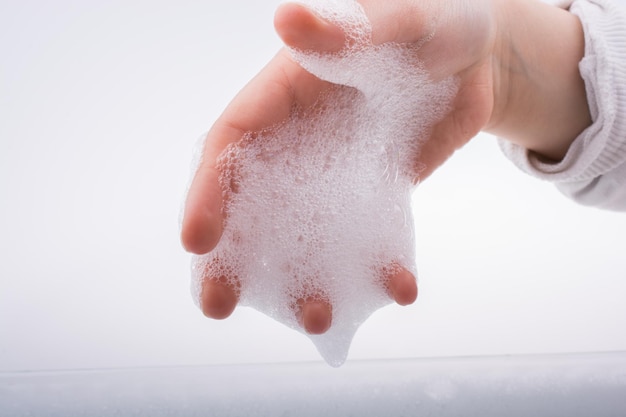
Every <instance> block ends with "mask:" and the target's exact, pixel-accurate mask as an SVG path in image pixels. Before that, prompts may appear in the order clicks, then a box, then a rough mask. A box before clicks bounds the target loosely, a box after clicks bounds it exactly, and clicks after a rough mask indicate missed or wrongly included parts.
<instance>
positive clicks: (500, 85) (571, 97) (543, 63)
mask: <svg viewBox="0 0 626 417" xmlns="http://www.w3.org/2000/svg"><path fill="white" fill-rule="evenodd" d="M494 10H495V13H496V21H497V22H498V29H497V37H496V39H497V40H496V43H495V46H494V51H493V66H494V70H493V74H494V110H493V112H492V114H491V118H490V120H489V122H488V124H487V126H486V127H485V131H487V132H489V133H493V134H496V135H498V136H501V137H503V138H505V139H507V140H509V141H511V142H513V143H516V144H518V145H520V146H523V147H525V148H527V149H529V150H530V151H533V152H535V153H537V154H538V155H540V156H542V157H543V158H545V159H547V160H552V161H558V160H560V159H562V158H563V156H564V155H565V153H566V152H567V149H568V148H569V146H570V144H571V143H572V141H573V140H574V139H575V138H576V137H577V136H578V135H579V134H580V133H581V132H582V131H583V130H584V129H585V128H586V127H587V126H589V125H590V124H591V116H590V114H589V108H588V105H587V97H586V92H585V85H584V82H583V80H582V78H581V76H580V72H579V69H578V63H579V62H580V60H581V59H582V57H583V55H584V36H583V31H582V25H581V23H580V21H579V20H578V18H577V17H576V16H574V15H572V14H570V13H569V12H568V11H566V10H563V9H559V8H557V7H554V6H550V5H547V4H544V3H541V2H539V1H536V0H494Z"/></svg>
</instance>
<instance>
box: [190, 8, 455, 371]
mask: <svg viewBox="0 0 626 417" xmlns="http://www.w3.org/2000/svg"><path fill="white" fill-rule="evenodd" d="M305 4H307V5H308V6H309V7H311V8H312V9H313V10H314V11H315V12H316V13H317V14H319V15H320V16H323V17H324V18H325V19H327V20H329V21H331V22H335V23H336V24H338V25H339V26H341V27H342V28H343V29H344V31H345V32H346V33H347V46H346V48H345V49H344V50H342V51H341V52H340V53H337V54H311V53H305V52H303V51H293V56H294V58H295V59H296V60H297V62H298V63H299V64H300V65H302V66H303V67H304V68H306V69H307V70H308V71H310V72H312V73H313V74H315V75H317V76H318V77H320V78H322V79H325V80H328V81H331V82H333V83H335V84H338V85H337V86H336V87H334V88H332V89H331V90H330V91H327V92H325V93H324V94H323V95H322V96H320V98H319V100H318V102H317V104H316V105H314V106H312V107H311V108H308V109H301V108H294V109H293V112H292V114H291V116H290V118H289V119H288V120H286V121H285V122H284V123H282V124H281V125H279V126H275V127H273V128H271V129H269V130H267V131H265V132H255V133H249V134H246V135H245V136H244V137H243V138H242V139H241V140H240V141H239V142H238V143H235V144H232V145H231V146H229V147H228V148H227V149H226V150H225V151H224V152H223V153H222V155H221V156H220V158H219V161H218V164H219V168H220V170H221V172H222V176H221V178H220V181H221V184H222V186H223V190H224V196H225V200H226V208H225V214H226V220H225V227H224V234H223V236H222V238H221V240H220V243H219V244H218V246H217V247H216V248H215V250H214V251H212V252H211V253H209V254H207V255H203V256H197V257H194V260H193V268H192V269H193V285H192V287H193V290H194V292H195V297H196V298H198V297H199V292H200V287H201V281H202V278H203V277H204V276H211V277H223V279H226V280H231V281H232V283H233V284H234V285H237V286H238V288H240V304H241V305H248V306H251V307H253V308H255V309H257V310H259V311H261V312H263V313H265V314H267V315H269V316H271V317H273V318H274V319H276V320H278V321H280V322H282V323H284V324H286V325H287V326H289V327H291V328H293V329H296V330H298V331H301V332H304V331H303V330H302V329H301V327H300V325H299V324H298V322H297V320H296V316H295V310H296V305H297V303H298V302H299V300H301V299H306V298H307V297H318V298H322V299H324V300H325V301H327V302H329V303H330V304H331V305H332V308H333V310H332V315H333V321H332V326H331V328H330V330H329V331H328V332H326V333H325V334H323V335H307V336H309V337H310V338H311V340H312V341H313V343H314V344H315V346H316V347H317V349H318V350H319V352H320V354H321V355H322V357H323V358H324V359H325V360H326V361H327V362H328V363H329V364H331V365H333V366H339V365H341V364H342V363H343V362H344V361H345V359H346V357H347V354H348V349H349V347H350V343H351V341H352V338H353V336H354V334H355V332H356V331H357V329H358V327H359V326H360V325H361V323H363V322H364V321H365V320H366V319H367V317H369V316H370V315H371V314H372V313H373V312H374V311H376V310H377V309H379V308H381V307H383V306H385V305H387V304H389V303H390V302H391V300H390V298H389V296H388V295H387V293H386V291H385V289H384V285H383V283H382V276H383V275H384V274H383V270H388V269H389V268H390V267H393V266H394V265H401V266H403V267H404V268H406V269H408V270H409V271H411V272H412V273H413V274H414V275H415V276H417V271H416V268H415V254H414V252H415V249H414V232H413V219H412V214H411V213H412V211H411V206H410V195H411V192H412V190H413V187H414V182H413V180H414V177H415V174H416V157H417V154H418V151H419V145H420V141H421V140H422V139H423V137H424V135H425V134H426V133H427V129H428V128H429V127H430V126H432V124H433V123H434V122H435V121H436V120H439V119H440V118H441V117H442V116H443V115H444V113H445V111H446V110H447V108H448V105H449V103H450V100H451V98H452V96H453V94H454V93H455V83H454V80H452V79H449V80H445V81H442V82H439V83H433V82H431V81H429V79H428V75H427V73H426V72H425V71H424V69H423V68H422V67H421V66H420V64H419V63H418V62H416V58H415V49H414V48H413V47H410V46H403V45H397V44H385V45H382V46H373V45H372V44H371V42H370V38H371V36H370V34H371V29H370V25H369V22H368V20H367V18H366V16H365V14H364V12H363V10H362V9H361V7H360V5H359V4H358V3H357V2H355V1H352V0H345V1H339V0H334V1H317V2H313V1H308V2H305ZM305 334H306V333H305Z"/></svg>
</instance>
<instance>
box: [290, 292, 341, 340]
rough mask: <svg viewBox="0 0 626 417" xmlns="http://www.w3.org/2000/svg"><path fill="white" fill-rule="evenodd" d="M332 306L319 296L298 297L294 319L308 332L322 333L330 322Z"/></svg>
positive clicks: (328, 327) (328, 326)
mask: <svg viewBox="0 0 626 417" xmlns="http://www.w3.org/2000/svg"><path fill="white" fill-rule="evenodd" d="M332 316H333V313H332V306H331V305H330V304H329V303H328V302H327V301H325V300H324V299H323V298H320V297H307V298H306V299H303V298H300V299H298V301H297V302H296V319H297V320H298V323H300V326H302V328H303V329H304V330H305V331H306V332H307V333H309V334H323V333H326V332H327V331H328V329H330V326H331V324H332Z"/></svg>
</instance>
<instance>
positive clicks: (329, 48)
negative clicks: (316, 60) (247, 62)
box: [274, 3, 345, 52]
mask: <svg viewBox="0 0 626 417" xmlns="http://www.w3.org/2000/svg"><path fill="white" fill-rule="evenodd" d="M274 27H275V29H276V32H277V33H278V36H280V38H281V39H282V40H283V42H284V43H285V44H286V45H287V46H290V47H292V48H297V49H302V50H316V51H321V52H336V51H338V50H340V49H341V48H343V46H344V43H345V35H344V33H343V31H342V30H341V29H340V28H339V27H338V26H336V25H334V24H332V23H330V22H327V21H326V20H324V19H322V18H321V17H319V16H318V15H316V14H315V13H314V12H313V11H311V10H310V9H308V8H307V7H306V6H304V5H302V4H298V3H284V4H281V5H280V6H279V7H278V9H277V10H276V13H275V15H274Z"/></svg>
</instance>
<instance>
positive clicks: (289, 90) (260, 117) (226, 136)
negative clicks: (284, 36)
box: [181, 51, 329, 254]
mask: <svg viewBox="0 0 626 417" xmlns="http://www.w3.org/2000/svg"><path fill="white" fill-rule="evenodd" d="M328 86H329V84H328V83H326V82H324V81H321V80H319V79H318V78H316V77H314V76H313V75H311V74H310V73H308V72H306V71H305V70H303V69H302V68H301V67H300V66H298V65H297V64H295V63H294V62H293V61H292V60H291V58H290V57H289V56H288V53H287V52H286V51H281V52H280V53H279V54H278V55H277V56H276V57H275V58H274V59H273V60H272V61H271V62H270V63H269V64H268V65H267V66H266V67H265V68H264V69H263V70H262V71H261V72H260V73H259V75H257V76H256V77H255V78H254V79H253V80H252V81H251V82H250V83H249V84H248V85H247V86H246V87H245V88H244V89H243V90H242V91H241V92H240V93H239V94H238V95H237V96H236V97H235V99H234V100H233V101H232V102H231V103H230V104H229V106H228V107H227V108H226V110H225V111H224V113H223V114H222V116H220V118H219V119H218V120H217V121H216V123H215V124H214V125H213V127H212V128H211V130H210V131H209V133H208V134H207V137H206V140H205V147H204V150H203V154H202V158H201V162H200V164H199V167H198V170H197V171H196V174H195V176H194V178H193V180H192V182H191V185H190V188H189V192H188V194H187V200H186V203H185V210H184V216H183V221H182V229H181V240H182V244H183V246H184V247H185V249H186V250H187V251H189V252H192V253H196V254H204V253H207V252H209V251H211V250H212V249H213V248H214V247H215V246H216V245H217V242H218V241H219V239H220V237H221V234H222V223H223V210H222V205H223V202H222V188H221V186H220V183H219V176H220V173H219V170H218V168H217V164H216V162H217V158H218V156H219V155H220V154H221V153H222V151H223V150H224V149H225V148H226V146H228V145H229V144H231V143H233V142H236V141H238V140H239V139H241V137H242V136H243V135H244V133H246V132H254V131H260V130H263V129H267V128H269V127H271V126H273V125H276V124H278V123H279V122H281V121H283V120H285V119H286V118H287V117H288V116H289V114H290V112H291V111H292V109H293V105H294V104H296V103H297V104H299V105H300V106H301V107H303V108H306V107H308V106H310V105H311V104H312V103H314V102H315V100H316V99H317V98H318V96H319V93H320V92H321V91H322V90H323V89H324V88H326V87H328Z"/></svg>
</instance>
